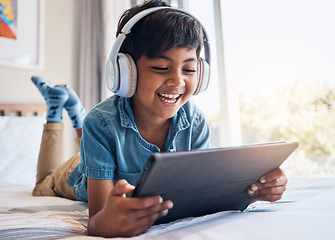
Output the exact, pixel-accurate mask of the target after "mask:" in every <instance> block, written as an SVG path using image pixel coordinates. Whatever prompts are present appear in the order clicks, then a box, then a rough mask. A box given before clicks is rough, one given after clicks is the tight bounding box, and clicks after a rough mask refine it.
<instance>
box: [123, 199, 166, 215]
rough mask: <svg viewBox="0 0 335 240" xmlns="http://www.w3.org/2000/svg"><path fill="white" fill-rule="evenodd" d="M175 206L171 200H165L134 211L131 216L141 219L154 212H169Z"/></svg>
mask: <svg viewBox="0 0 335 240" xmlns="http://www.w3.org/2000/svg"><path fill="white" fill-rule="evenodd" d="M172 207H173V203H172V202H171V201H164V202H163V203H162V204H159V205H155V206H152V207H149V208H146V209H141V210H137V211H133V212H132V213H130V214H131V217H132V218H134V219H140V218H145V217H148V216H151V215H154V214H157V213H159V214H162V213H165V212H166V213H167V211H168V210H169V209H171V208H172Z"/></svg>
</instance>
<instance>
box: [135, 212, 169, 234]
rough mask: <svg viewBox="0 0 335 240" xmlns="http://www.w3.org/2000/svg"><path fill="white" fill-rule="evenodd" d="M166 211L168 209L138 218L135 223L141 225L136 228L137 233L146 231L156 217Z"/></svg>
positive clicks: (161, 215)
mask: <svg viewBox="0 0 335 240" xmlns="http://www.w3.org/2000/svg"><path fill="white" fill-rule="evenodd" d="M167 213H168V210H164V211H161V212H157V213H154V214H151V215H148V216H145V217H143V218H140V219H138V220H137V223H136V225H137V226H142V227H140V228H139V229H138V231H139V233H138V234H142V233H144V232H145V231H147V230H148V229H149V228H150V227H151V226H152V225H153V224H154V222H155V221H156V220H157V219H158V218H160V217H163V216H165V215H166V214H167Z"/></svg>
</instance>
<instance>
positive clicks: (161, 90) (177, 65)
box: [132, 47, 198, 120]
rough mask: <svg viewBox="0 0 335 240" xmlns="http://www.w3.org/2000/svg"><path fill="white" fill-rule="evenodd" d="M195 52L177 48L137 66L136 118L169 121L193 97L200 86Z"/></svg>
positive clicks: (134, 101) (134, 97)
mask: <svg viewBox="0 0 335 240" xmlns="http://www.w3.org/2000/svg"><path fill="white" fill-rule="evenodd" d="M197 63H198V58H197V54H196V50H195V49H191V48H186V47H184V48H178V47H174V48H172V49H170V50H169V51H166V52H164V53H162V54H160V55H159V56H158V57H157V58H154V59H151V58H147V57H146V56H145V55H143V56H142V57H141V58H140V59H139V60H138V61H137V63H136V65H137V79H138V80H137V89H136V93H135V95H134V96H133V99H132V107H133V111H134V114H135V118H136V117H137V116H136V115H138V114H141V118H143V117H148V118H149V119H152V120H154V119H155V120H158V119H157V118H162V120H163V119H164V120H166V119H169V118H171V117H173V116H174V115H175V114H176V113H177V111H178V110H179V108H180V107H181V106H183V105H184V104H185V103H186V102H187V101H188V100H189V99H190V97H191V96H192V94H193V92H194V91H195V89H196V85H197Z"/></svg>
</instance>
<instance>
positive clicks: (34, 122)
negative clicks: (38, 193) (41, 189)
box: [0, 116, 45, 187]
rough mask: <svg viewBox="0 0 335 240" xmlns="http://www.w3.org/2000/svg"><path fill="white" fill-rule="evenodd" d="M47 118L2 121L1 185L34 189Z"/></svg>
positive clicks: (0, 143) (14, 117)
mask: <svg viewBox="0 0 335 240" xmlns="http://www.w3.org/2000/svg"><path fill="white" fill-rule="evenodd" d="M44 123H45V118H44V117H33V116H31V117H16V116H10V117H0V183H10V184H19V185H24V186H29V187H33V186H34V185H35V180H36V166H37V159H38V154H39V149H40V143H41V137H42V132H43V124H44Z"/></svg>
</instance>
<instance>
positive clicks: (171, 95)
mask: <svg viewBox="0 0 335 240" xmlns="http://www.w3.org/2000/svg"><path fill="white" fill-rule="evenodd" d="M161 96H162V97H166V98H177V97H179V94H165V93H161Z"/></svg>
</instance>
